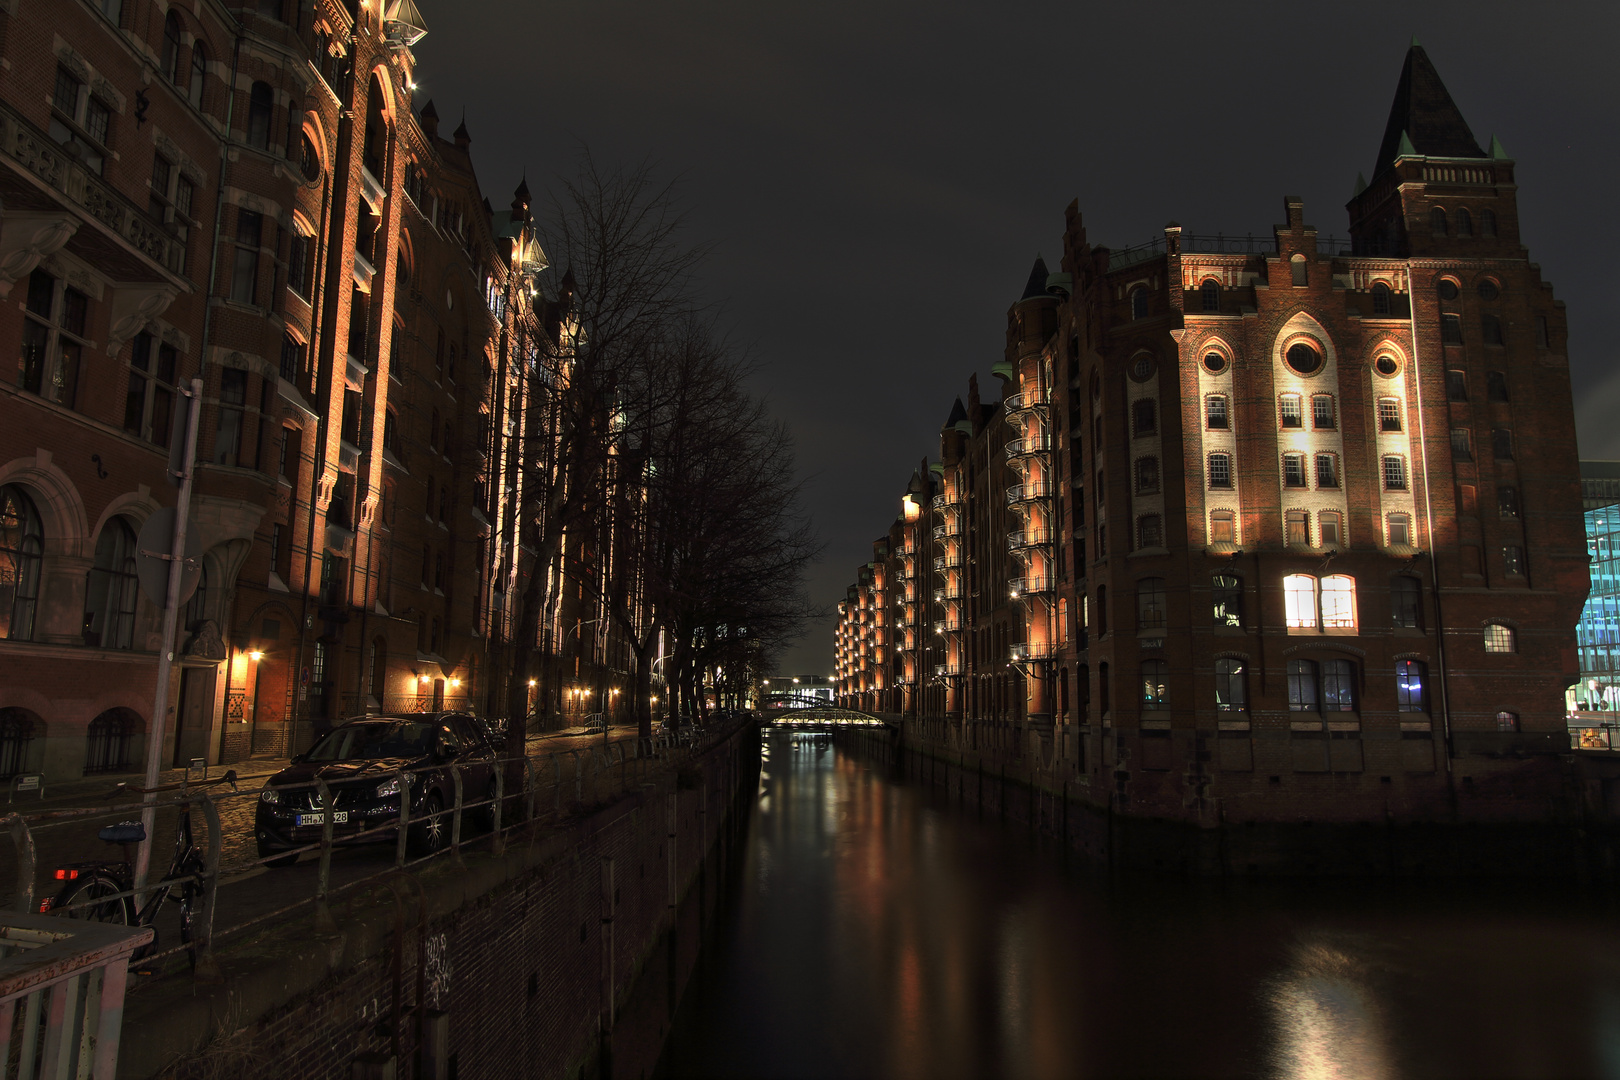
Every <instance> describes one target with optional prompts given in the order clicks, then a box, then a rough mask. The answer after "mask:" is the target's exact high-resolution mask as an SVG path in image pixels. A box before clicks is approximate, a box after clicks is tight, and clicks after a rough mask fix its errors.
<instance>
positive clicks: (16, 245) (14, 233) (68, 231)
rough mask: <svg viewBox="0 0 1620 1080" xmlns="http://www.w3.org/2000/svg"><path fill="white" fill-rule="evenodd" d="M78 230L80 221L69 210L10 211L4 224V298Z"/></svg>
mask: <svg viewBox="0 0 1620 1080" xmlns="http://www.w3.org/2000/svg"><path fill="white" fill-rule="evenodd" d="M78 230H79V223H78V221H77V220H76V219H74V218H71V217H68V216H67V215H65V214H6V215H5V218H4V222H3V224H0V300H4V299H6V298H7V297H9V296H10V295H11V287H12V286H13V285H15V284H16V283H17V281H18V280H19V279H21V278H24V277H27V276H28V275H29V274H30V273H32V272H33V270H34V267H36V266H38V265H39V260H40V259H42V258H44V257H45V256H47V255H50V254H52V253H53V252H56V251H60V250H61V249H62V245H64V244H66V243H67V242H68V241H69V240H71V239H72V238H73V234H74V233H75V232H77V231H78Z"/></svg>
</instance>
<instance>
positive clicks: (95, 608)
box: [84, 517, 136, 649]
mask: <svg viewBox="0 0 1620 1080" xmlns="http://www.w3.org/2000/svg"><path fill="white" fill-rule="evenodd" d="M135 595H136V583H135V533H134V530H132V529H131V528H130V527H129V522H127V521H125V520H124V519H123V518H121V517H115V518H112V519H110V520H109V521H108V522H107V524H106V525H104V526H103V527H102V530H101V536H100V537H99V538H97V540H96V560H95V563H94V565H93V566H92V567H91V568H90V584H89V588H88V589H86V590H85V597H84V643H85V644H86V645H90V646H99V647H101V648H103V649H128V648H132V647H133V645H134V640H135Z"/></svg>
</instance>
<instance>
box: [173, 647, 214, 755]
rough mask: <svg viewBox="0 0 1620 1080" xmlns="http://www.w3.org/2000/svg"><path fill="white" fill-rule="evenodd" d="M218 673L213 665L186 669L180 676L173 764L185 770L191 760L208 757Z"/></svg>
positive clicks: (183, 669) (182, 670)
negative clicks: (215, 682)
mask: <svg viewBox="0 0 1620 1080" xmlns="http://www.w3.org/2000/svg"><path fill="white" fill-rule="evenodd" d="M218 675H219V669H218V668H216V667H214V666H213V665H212V664H209V665H206V666H203V667H187V668H182V669H181V674H180V708H179V709H178V710H176V713H177V717H176V719H177V722H178V725H179V728H178V730H177V731H176V733H175V740H174V764H175V767H176V768H182V769H183V768H185V767H186V765H187V764H188V763H189V762H190V761H191V759H192V758H203V759H207V757H208V742H209V739H208V735H209V732H210V731H211V730H212V729H213V726H214V680H215V679H216V678H217V677H218Z"/></svg>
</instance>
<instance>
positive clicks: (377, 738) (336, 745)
mask: <svg viewBox="0 0 1620 1080" xmlns="http://www.w3.org/2000/svg"><path fill="white" fill-rule="evenodd" d="M435 730H436V725H434V724H430V723H427V722H425V721H421V720H395V721H375V720H373V721H366V722H362V723H358V724H344V725H343V726H342V727H339V728H334V729H332V730H331V731H329V732H327V734H326V737H325V738H324V739H322V740H321V741H320V742H318V743H316V744H315V745H314V746H313V747H311V748H310V751H309V753H308V754H307V755H305V758H306V760H309V761H369V760H374V759H376V758H396V757H403V758H411V757H425V756H427V754H428V752H429V751H430V750H431V749H432V748H433V734H434V731H435Z"/></svg>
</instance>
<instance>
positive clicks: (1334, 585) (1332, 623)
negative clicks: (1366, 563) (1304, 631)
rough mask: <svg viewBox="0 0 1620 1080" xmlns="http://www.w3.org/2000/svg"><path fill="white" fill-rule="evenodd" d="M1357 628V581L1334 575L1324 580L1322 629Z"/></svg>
mask: <svg viewBox="0 0 1620 1080" xmlns="http://www.w3.org/2000/svg"><path fill="white" fill-rule="evenodd" d="M1355 626H1356V579H1355V578H1353V577H1350V576H1349V575H1347V574H1332V575H1330V576H1328V577H1325V578H1323V579H1322V628H1323V629H1324V630H1354V629H1355Z"/></svg>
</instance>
